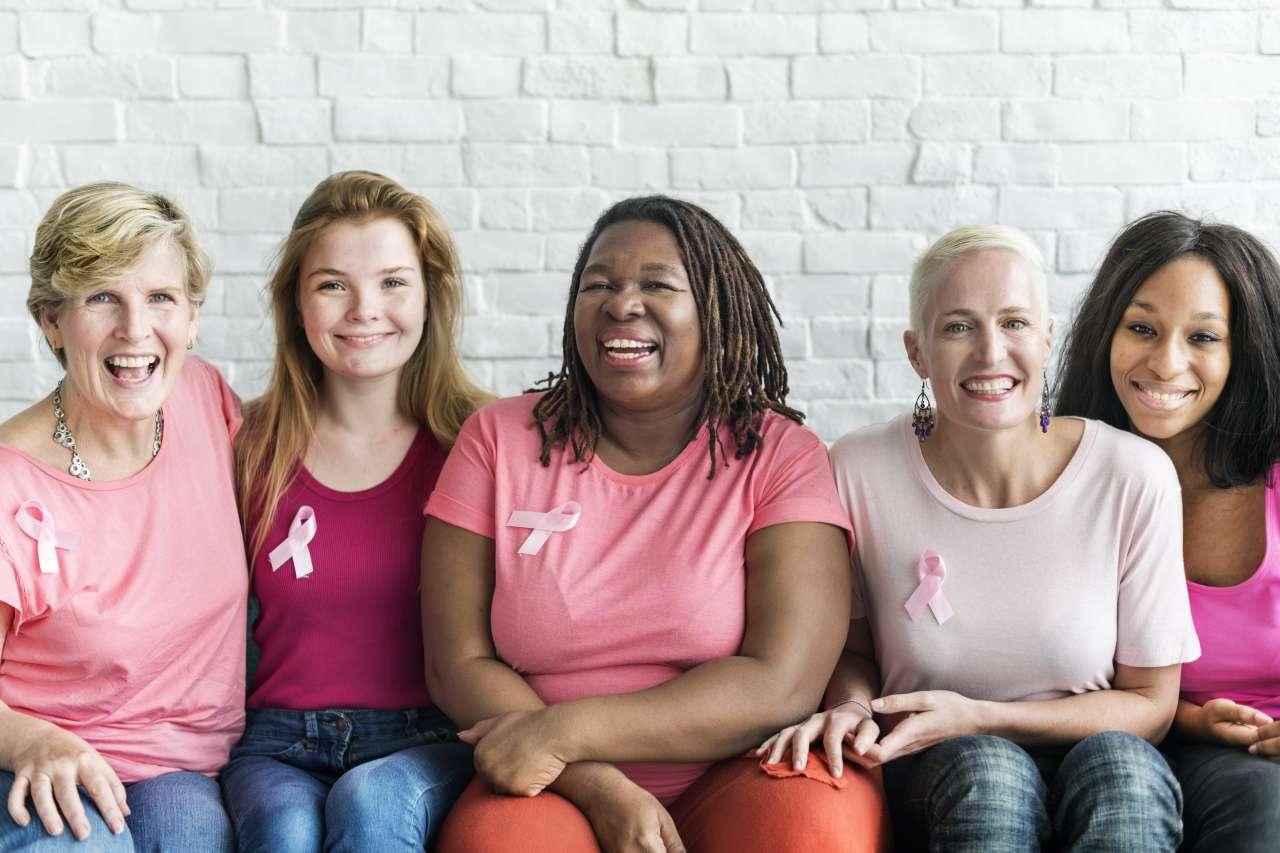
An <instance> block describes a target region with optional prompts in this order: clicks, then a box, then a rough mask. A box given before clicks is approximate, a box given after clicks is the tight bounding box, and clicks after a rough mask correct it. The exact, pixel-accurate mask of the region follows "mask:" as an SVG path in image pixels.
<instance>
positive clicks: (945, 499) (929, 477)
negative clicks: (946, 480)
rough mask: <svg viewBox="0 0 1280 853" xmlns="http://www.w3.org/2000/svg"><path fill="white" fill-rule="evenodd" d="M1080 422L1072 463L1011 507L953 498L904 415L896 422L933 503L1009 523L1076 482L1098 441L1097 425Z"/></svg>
mask: <svg viewBox="0 0 1280 853" xmlns="http://www.w3.org/2000/svg"><path fill="white" fill-rule="evenodd" d="M1079 420H1082V421H1084V433H1083V434H1082V435H1081V436H1080V443H1079V444H1077V445H1076V449H1075V452H1074V453H1072V455H1071V460H1070V461H1069V462H1067V466H1066V467H1065V468H1063V469H1062V473H1061V474H1059V475H1058V479H1056V480H1054V481H1053V483H1052V484H1051V485H1050V486H1049V488H1047V489H1045V490H1044V491H1043V492H1041V493H1040V494H1039V495H1037V496H1036V497H1035V498H1033V499H1031V500H1029V501H1027V502H1026V503H1024V504H1019V505H1018V506H1010V507H981V506H974V505H973V504H967V503H965V502H964V501H962V500H960V499H959V498H957V497H955V496H954V495H952V494H951V493H950V492H948V491H947V490H946V489H944V488H943V487H942V484H941V483H939V482H938V481H937V479H936V478H935V477H934V476H933V472H932V471H930V470H929V465H928V464H927V463H926V462H925V461H924V454H922V453H921V452H920V440H919V439H917V438H916V436H915V433H914V432H913V431H912V430H911V425H910V423H909V421H908V418H907V417H906V415H903V416H901V417H900V418H899V419H898V433H899V436H900V438H901V440H902V443H903V447H904V450H905V451H906V454H907V458H908V460H909V461H910V465H911V469H912V471H913V472H914V473H915V475H916V479H918V480H919V481H920V484H921V485H922V486H924V488H925V490H926V491H928V492H929V494H930V495H932V496H933V499H934V500H936V501H937V502H938V503H940V504H942V505H943V506H944V507H946V508H947V509H948V510H950V511H951V512H953V513H955V514H956V515H959V516H961V517H963V518H969V519H973V520H974V521H987V522H1010V521H1020V520H1022V519H1024V518H1029V517H1030V516H1033V515H1035V514H1036V513H1038V512H1041V511H1042V510H1044V509H1045V508H1047V507H1049V506H1050V505H1052V504H1053V502H1054V501H1055V500H1057V498H1058V496H1059V495H1060V494H1062V493H1063V492H1064V491H1065V490H1066V489H1067V487H1068V486H1070V484H1071V483H1072V481H1073V480H1075V478H1076V475H1078V474H1079V473H1080V469H1081V468H1083V467H1084V464H1085V461H1086V460H1087V459H1088V456H1089V453H1090V452H1091V450H1092V448H1093V444H1094V440H1095V439H1096V438H1097V435H1098V424H1097V422H1096V421H1093V420H1090V419H1088V418H1080V419H1079Z"/></svg>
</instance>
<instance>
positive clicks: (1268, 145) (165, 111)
mask: <svg viewBox="0 0 1280 853" xmlns="http://www.w3.org/2000/svg"><path fill="white" fill-rule="evenodd" d="M369 5H374V6H376V7H377V8H365V7H366V6H369ZM1166 7H1167V8H1166ZM352 167H365V168H373V169H377V170H381V171H384V172H387V173H388V174H391V175H392V176H394V177H396V178H398V179H399V180H401V181H404V182H405V183H406V184H408V185H409V186H411V187H413V188H414V189H416V190H418V191H420V192H422V193H424V194H425V195H427V196H428V197H430V198H431V199H432V200H433V201H434V202H435V203H436V204H437V205H438V206H439V207H440V209H441V210H442V211H444V213H445V215H446V217H447V218H448V219H449V221H450V223H451V224H452V226H453V228H454V229H455V231H456V234H457V239H458V243H459V245H460V247H461V250H462V253H463V262H464V267H465V271H466V289H467V299H468V305H467V311H468V315H467V318H466V331H465V333H464V338H463V343H462V346H463V351H464V352H465V354H466V356H467V358H468V362H469V364H470V365H471V366H472V367H473V369H474V372H475V374H476V376H477V378H478V379H479V380H481V381H482V382H484V383H486V384H488V385H490V386H491V387H493V388H494V389H495V390H498V391H501V392H512V391H515V390H518V389H520V388H522V387H525V386H527V385H528V384H529V383H530V382H532V381H533V380H534V379H537V378H539V377H540V376H541V375H542V374H544V373H545V372H546V371H547V370H548V369H550V368H552V367H553V366H554V364H555V354H556V353H557V352H558V348H559V335H560V330H559V325H560V322H561V318H562V310H563V299H564V292H565V289H566V287H567V285H568V282H567V278H566V277H567V272H568V269H569V268H570V267H571V266H572V263H573V260H574V257H575V255H576V252H577V249H578V245H579V243H580V242H581V240H582V238H583V236H584V234H585V231H586V229H587V228H588V226H589V225H590V222H591V221H592V220H593V218H594V217H595V215H596V214H597V213H598V212H599V211H600V210H601V209H602V208H603V207H605V206H606V205H607V204H608V203H609V202H610V201H612V200H614V199H617V198H621V197H624V196H627V195H631V194H635V193H638V192H648V191H665V192H671V193H675V194H678V195H682V196H684V197H687V198H690V199H693V200H695V201H697V202H699V203H701V204H703V205H705V206H707V207H708V208H709V209H710V210H712V211H713V212H715V213H716V214H717V215H718V216H721V217H722V218H723V219H724V221H725V222H726V223H727V224H728V225H729V226H730V227H731V228H733V229H734V230H735V231H736V232H737V233H738V234H739V236H740V237H741V239H742V241H743V243H744V244H745V245H746V246H747V247H748V250H749V251H751V252H752V254H753V255H754V257H755V258H756V259H757V262H758V263H759V265H760V267H761V268H762V269H763V270H765V272H766V274H767V277H768V279H769V282H770V286H771V287H772V288H773V292H774V296H775V298H776V301H777V303H778V306H779V309H780V310H781V312H782V314H783V317H784V318H785V320H786V326H785V328H784V330H783V342H784V346H785V348H786V352H787V354H788V357H789V359H790V365H791V369H792V387H793V393H794V399H795V400H796V401H797V402H798V403H799V404H800V405H801V407H802V408H805V409H807V410H808V411H809V413H810V415H811V419H812V423H813V424H814V425H815V426H816V427H817V428H818V430H819V431H820V432H821V433H822V434H823V435H824V436H826V437H827V438H832V437H834V436H836V435H838V434H839V433H840V432H842V431H843V430H845V429H847V428H849V427H851V426H853V425H855V424H859V423H863V422H867V421H870V420H876V419H881V418H884V417H886V416H888V415H890V414H892V413H893V412H895V411H901V410H903V409H904V408H905V407H906V406H908V405H909V403H910V399H911V398H912V397H913V396H914V393H915V390H916V387H917V386H916V385H915V382H914V378H913V377H914V375H913V374H912V373H911V371H910V368H909V366H908V365H907V364H906V362H905V360H904V359H903V357H902V353H901V344H900V336H901V330H902V327H903V324H904V317H905V314H906V298H905V273H906V271H907V269H908V267H909V265H910V263H911V261H912V259H913V258H914V256H915V255H916V253H918V252H919V251H920V250H921V248H923V246H925V245H926V244H927V242H928V241H929V240H930V239H932V238H934V237H936V236H937V235H938V234H939V233H941V232H942V231H944V230H946V229H948V228H951V227H953V226H955V225H959V224H961V223H966V222H972V221H977V220H996V221H1001V222H1008V223H1011V224H1015V225H1020V226H1022V227H1024V228H1026V229H1028V230H1029V231H1030V232H1031V233H1032V234H1033V236H1034V237H1035V239H1036V240H1037V241H1038V242H1039V243H1040V244H1041V246H1043V247H1044V250H1045V253H1046V257H1047V258H1049V259H1051V262H1052V264H1053V266H1054V275H1053V291H1052V300H1051V301H1052V304H1053V308H1054V310H1055V311H1056V312H1057V313H1058V314H1059V315H1060V319H1061V320H1065V319H1066V318H1067V316H1068V315H1069V312H1070V310H1071V307H1072V304H1073V301H1074V300H1075V299H1076V298H1077V297H1078V295H1079V293H1080V291H1081V289H1082V288H1083V287H1085V286H1086V285H1087V283H1088V280H1089V273H1090V272H1091V270H1092V269H1093V268H1094V266H1095V265H1096V263H1097V261H1098V259H1099V257H1100V255H1101V253H1102V251H1103V250H1104V248H1105V246H1106V245H1107V242H1108V241H1109V240H1110V239H1111V237H1112V236H1113V235H1114V233H1115V230H1116V229H1117V228H1118V227H1119V226H1120V225H1122V224H1123V223H1124V222H1125V221H1126V220H1127V219H1129V218H1131V217H1133V216H1136V215H1139V214H1141V213H1144V212H1146V211H1148V210H1151V209H1153V208H1157V207H1178V208H1183V209H1186V210H1188V211H1190V212H1192V213H1197V214H1208V215H1212V216H1216V217H1219V218H1223V219H1226V220H1229V221H1233V222H1235V223H1237V224H1240V225H1242V226H1244V227H1247V228H1252V229H1255V230H1257V232H1258V233H1259V234H1261V235H1262V236H1264V237H1265V238H1267V239H1277V238H1280V0H1167V2H1166V0H406V2H380V3H376V4H369V3H366V2H364V0H0V417H3V416H7V415H8V414H9V413H11V412H13V411H16V410H17V409H18V408H20V407H21V406H23V405H25V404H26V403H27V402H29V401H30V400H31V399H34V398H35V397H37V396H39V395H42V394H44V393H46V392H47V390H48V388H49V386H50V384H51V382H52V381H53V378H54V376H55V375H56V370H55V368H54V366H53V363H52V360H51V359H50V358H49V357H48V356H47V354H45V352H44V351H43V348H42V346H41V345H40V342H39V339H38V336H37V335H36V333H35V331H34V327H33V326H32V324H31V323H30V322H29V320H27V318H26V315H25V309H24V307H23V300H24V298H25V295H26V288H27V280H26V277H25V264H26V256H27V254H28V253H29V251H30V241H31V237H32V232H33V230H34V228H35V225H36V222H37V221H38V219H39V216H40V214H41V213H42V212H43V210H44V208H45V207H46V206H47V205H48V203H49V202H50V201H51V200H52V199H53V197H54V196H56V195H57V193H58V192H60V191H61V190H62V189H65V188H66V187H69V186H72V185H75V184H79V183H83V182H86V181H90V180H95V179H101V178H116V179H121V180H127V181H132V182H134V183H139V184H143V185H146V186H150V187H156V188H160V189H164V190H167V191H170V192H172V193H173V194H174V195H175V196H177V197H178V198H179V199H180V200H181V201H182V202H183V203H184V204H186V205H187V207H188V208H189V209H190V210H191V212H192V215H193V216H194V217H195V219H196V221H197V223H198V224H199V225H200V227H201V229H202V232H203V234H204V239H205V241H206V243H207V245H208V247H209V249H210V251H211V253H212V254H213V255H214V258H215V261H216V265H217V279H216V281H215V285H214V287H213V289H212V291H211V295H210V299H209V302H208V304H207V305H206V307H205V310H204V317H203V323H202V334H201V341H200V351H201V352H202V353H203V354H204V355H206V356H208V357H210V358H212V359H214V360H215V361H216V362H217V363H218V364H219V365H220V366H221V367H222V368H223V369H224V370H225V371H226V372H227V374H228V376H229V377H230V378H231V380H232V382H233V384H234V385H235V386H236V387H237V388H238V389H239V390H240V391H241V392H242V393H244V394H253V393H254V392H255V391H256V390H257V389H258V388H260V387H261V383H262V372H263V369H264V367H265V364H266V361H267V359H268V358H269V354H270V349H271V346H270V333H269V331H268V330H267V327H266V325H265V323H264V321H263V318H262V301H261V299H260V298H259V294H258V289H259V287H260V286H261V284H262V281H263V278H264V265H265V263H266V259H267V257H268V256H269V255H270V253H271V251H272V249H273V248H274V247H275V245H276V244H277V242H278V240H279V239H280V237H281V235H282V233H283V232H284V230H285V229H286V228H287V227H288V224H289V221H290V219H291V217H292V215H293V212H294V210H295V209H296V206H297V204H298V203H299V201H300V200H301V199H302V198H303V197H304V196H305V194H306V192H307V191H308V189H309V188H310V187H311V186H313V185H314V184H315V182H316V181H318V180H319V179H320V178H322V177H323V176H324V175H326V174H328V173H329V172H330V171H334V170H337V169H344V168H352Z"/></svg>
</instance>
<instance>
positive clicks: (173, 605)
mask: <svg viewBox="0 0 1280 853" xmlns="http://www.w3.org/2000/svg"><path fill="white" fill-rule="evenodd" d="M239 424H240V411H239V404H238V402H237V401H236V399H235V396H234V395H233V394H232V393H231V391H230V389H228V388H227V386H226V383H224V382H223V380H222V377H221V376H219V375H218V371H217V370H215V369H214V368H213V367H212V366H210V365H209V364H207V363H206V362H204V361H201V360H200V359H198V358H193V357H188V359H187V362H186V364H185V365H184V366H183V369H182V373H181V374H180V375H179V377H178V381H177V383H176V384H175V385H174V388H173V392H172V393H171V394H170V395H169V399H168V400H167V401H166V402H165V404H164V442H163V444H161V446H160V452H159V454H158V455H157V456H156V458H155V459H153V460H151V463H150V464H149V465H147V467H146V468H143V469H142V470H141V471H139V472H138V473H137V474H134V475H133V476H132V477H127V478H125V479H123V480H113V481H110V482H88V483H86V482H84V481H82V480H78V479H76V478H75V477H73V476H71V475H70V474H68V473H67V472H66V470H65V469H59V468H54V467H51V466H49V465H46V464H45V463H43V462H41V461H39V460H37V459H35V458H34V457H32V456H29V455H27V454H26V453H23V452H22V451H20V450H18V449H17V448H14V447H10V446H8V445H4V444H0V601H3V602H4V603H5V604H8V605H9V606H10V607H12V608H13V610H14V617H13V625H12V627H11V628H10V630H9V634H8V636H6V637H5V641H4V652H3V659H2V661H0V700H3V701H4V702H6V703H7V704H8V705H9V706H10V707H12V708H13V709H14V710H16V711H21V712H22V713H24V714H30V715H31V716H33V717H39V718H40V719H42V720H47V721H49V722H51V723H53V724H54V725H57V726H59V727H61V728H63V729H66V730H67V731H70V732H74V733H75V734H77V735H79V736H80V737H82V738H84V739H85V740H86V741H88V742H89V744H90V745H91V746H92V747H94V748H95V749H97V750H98V752H99V753H101V754H102V757H103V758H105V759H106V760H107V763H108V764H110V765H111V767H112V768H113V769H114V770H115V771H116V774H117V775H119V777H120V779H121V781H123V782H136V781H138V780H141V779H149V778H151V777H153V776H158V775H160V774H161V773H168V772H170V771H173V770H195V771H198V772H200V773H205V774H208V775H213V774H214V773H215V772H216V771H217V770H218V768H220V767H221V766H222V765H223V764H225V763H226V761H227V754H228V753H229V751H230V749H231V745H232V744H233V743H235V742H236V740H237V739H238V738H239V737H240V732H241V730H242V728H243V726H244V644H245V635H244V622H245V601H246V597H247V593H248V570H247V569H246V567H245V560H244V545H243V540H242V539H241V537H240V519H239V518H238V517H237V514H236V503H235V494H234V491H233V489H232V482H231V477H232V461H231V436H232V434H233V433H234V432H235V430H236V428H237V427H238V426H239ZM88 461H89V463H90V464H92V463H93V460H92V459H90V460H88ZM27 501H39V502H40V503H41V504H42V505H43V506H44V509H45V511H46V513H45V517H46V520H48V519H50V518H51V519H52V521H53V523H54V526H55V528H56V531H57V536H58V538H59V541H61V542H62V544H69V543H68V542H67V541H66V540H65V539H64V538H63V537H66V536H74V537H78V539H79V541H78V542H77V543H75V547H74V548H73V549H66V548H58V549H57V550H56V552H55V553H56V558H57V559H56V564H54V563H53V562H51V561H49V560H46V564H45V568H46V569H54V571H42V569H41V560H40V556H39V548H38V545H37V540H36V539H34V538H32V537H31V536H30V535H29V534H28V533H27V532H26V531H25V530H24V529H23V527H22V526H21V525H20V524H19V523H18V522H17V520H16V513H17V512H18V510H19V507H20V506H21V505H22V504H24V503H26V502H27Z"/></svg>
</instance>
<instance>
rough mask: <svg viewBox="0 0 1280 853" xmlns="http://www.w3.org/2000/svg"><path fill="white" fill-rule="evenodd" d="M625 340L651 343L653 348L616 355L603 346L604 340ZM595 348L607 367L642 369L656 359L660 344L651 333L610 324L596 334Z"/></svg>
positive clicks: (660, 348)
mask: <svg viewBox="0 0 1280 853" xmlns="http://www.w3.org/2000/svg"><path fill="white" fill-rule="evenodd" d="M612 340H626V341H638V342H640V343H645V344H651V345H653V347H654V349H652V350H649V351H648V352H645V353H644V354H642V355H630V356H617V355H614V354H613V353H611V352H610V351H609V348H608V347H606V346H605V341H612ZM596 348H597V349H598V350H599V352H600V360H601V361H603V362H604V363H605V364H606V365H608V366H609V367H613V368H616V369H619V370H643V369H645V368H647V367H649V366H650V365H652V364H653V363H654V362H656V361H657V360H658V353H659V352H661V350H662V347H661V345H660V344H659V343H658V342H657V341H655V340H654V339H653V337H652V336H651V335H648V334H645V333H643V332H639V331H637V330H635V329H632V328H628V327H626V326H610V327H608V328H607V329H604V330H603V331H601V332H600V333H599V334H598V335H596Z"/></svg>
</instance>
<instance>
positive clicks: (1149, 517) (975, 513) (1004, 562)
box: [831, 415, 1200, 702]
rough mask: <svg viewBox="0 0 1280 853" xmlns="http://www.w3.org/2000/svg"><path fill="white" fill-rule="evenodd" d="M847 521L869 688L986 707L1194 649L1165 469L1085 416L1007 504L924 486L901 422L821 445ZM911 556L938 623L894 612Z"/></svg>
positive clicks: (927, 475) (1082, 687) (1180, 658)
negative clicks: (1035, 490)
mask: <svg viewBox="0 0 1280 853" xmlns="http://www.w3.org/2000/svg"><path fill="white" fill-rule="evenodd" d="M831 461H832V467H833V468H834V470H835V477H836V487H837V488H838V489H839V491H840V498H841V500H842V501H843V502H844V505H845V507H846V508H847V509H848V511H849V516H850V518H851V520H852V521H853V529H854V533H855V534H856V536H857V546H856V551H855V557H854V590H855V601H854V610H855V611H856V613H855V615H856V614H857V613H863V614H865V616H866V618H867V619H869V620H870V627H871V634H872V638H873V640H874V642H875V649H876V659H877V661H878V662H879V665H880V674H881V677H882V679H883V682H884V684H883V692H884V693H885V694H886V695H887V694H893V693H908V692H912V691H916V690H953V691H955V692H957V693H960V694H962V695H964V696H968V697H970V698H973V699H986V700H993V701H1001V702H1010V701H1016V700H1036V699H1056V698H1060V697H1063V696H1069V695H1071V694H1076V693H1084V692H1086V691H1090V690H1105V689H1107V688H1109V687H1110V686H1111V682H1112V678H1113V677H1114V675H1115V664H1116V663H1120V664H1124V665H1126V666H1135V667H1159V666H1168V665H1171V664H1176V663H1185V662H1186V661H1189V660H1194V659H1195V658H1196V656H1197V655H1198V654H1199V653H1200V647H1199V645H1198V643H1197V642H1196V635H1195V631H1194V629H1193V627H1192V624H1191V613H1190V608H1189V607H1188V605H1187V593H1186V584H1185V583H1184V579H1183V573H1182V503H1181V491H1180V489H1179V486H1178V478H1177V474H1176V473H1175V472H1174V470H1173V464H1172V463H1171V462H1170V461H1169V458H1168V457H1167V456H1165V454H1164V453H1163V452H1162V451H1161V450H1160V449H1159V448H1158V447H1156V446H1155V445H1154V444H1151V443H1150V442H1148V441H1146V440H1144V439H1141V438H1138V437H1137V436H1134V435H1130V434H1129V433H1127V432H1122V431H1120V430H1117V429H1113V428H1112V427H1109V426H1107V425H1105V424H1103V423H1101V422H1099V421H1089V420H1087V421H1085V422H1084V434H1083V436H1082V437H1081V439H1080V444H1079V446H1078V447H1077V448H1076V452H1075V454H1074V455H1073V456H1072V458H1071V461H1070V462H1069V463H1068V464H1067V467H1066V468H1065V469H1064V470H1063V472H1062V473H1061V474H1060V475H1059V476H1058V479H1057V480H1056V481H1055V482H1054V483H1053V485H1051V486H1050V487H1049V488H1048V489H1047V490H1046V491H1045V492H1044V493H1043V494H1041V495H1040V496H1039V497H1037V498H1035V499H1034V500H1032V501H1029V502H1028V503H1025V504H1022V505H1021V506H1015V507H1008V508H1003V509H992V508H982V507H976V506H971V505H969V504H966V503H963V502H961V501H959V500H957V499H956V498H955V497H953V496H952V495H950V494H949V493H948V492H947V491H946V490H945V489H943V488H942V486H941V485H940V484H939V483H938V481H937V480H935V479H934V477H933V474H932V473H931V472H930V471H929V467H928V465H926V464H925V461H924V458H923V457H922V456H921V455H920V442H919V441H918V440H917V439H916V437H915V435H914V434H913V433H912V431H911V419H910V418H909V417H908V416H906V415H903V416H901V417H898V418H896V419H894V420H893V421H891V422H889V423H887V424H879V425H877V426H873V427H867V428H865V429H861V430H858V431H856V432H852V433H849V434H848V435H846V436H845V437H844V438H842V439H840V440H839V441H837V442H836V443H835V444H834V445H833V446H832V448H831ZM926 550H932V551H934V552H935V553H937V554H938V555H939V556H940V557H941V558H942V563H943V566H944V567H945V578H944V580H943V583H942V593H943V595H944V596H945V598H946V600H947V602H948V603H949V604H950V605H951V608H952V609H953V611H954V615H953V616H952V617H951V618H950V619H949V620H948V621H947V622H946V623H945V624H940V623H939V621H938V619H937V617H936V616H935V614H934V613H933V612H932V611H931V610H929V609H925V610H924V611H923V612H922V613H921V614H920V617H919V618H918V619H915V620H913V619H912V618H911V617H910V615H909V614H908V612H907V609H906V607H905V606H904V605H905V604H906V602H907V600H908V599H909V598H910V597H911V595H912V593H913V592H914V591H915V589H916V587H917V586H918V585H919V584H920V576H919V573H918V566H919V563H920V560H921V557H922V555H923V553H924V551H926Z"/></svg>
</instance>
